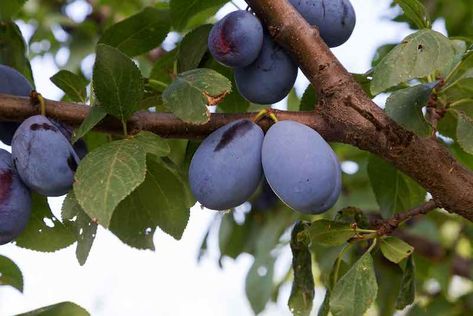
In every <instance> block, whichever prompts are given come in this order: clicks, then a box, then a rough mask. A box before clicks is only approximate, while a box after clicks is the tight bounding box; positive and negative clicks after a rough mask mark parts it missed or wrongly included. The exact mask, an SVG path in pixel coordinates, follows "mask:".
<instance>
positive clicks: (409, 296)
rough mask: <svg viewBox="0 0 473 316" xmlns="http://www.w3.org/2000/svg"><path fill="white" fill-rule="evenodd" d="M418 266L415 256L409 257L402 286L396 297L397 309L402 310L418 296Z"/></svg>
mask: <svg viewBox="0 0 473 316" xmlns="http://www.w3.org/2000/svg"><path fill="white" fill-rule="evenodd" d="M415 273H416V267H415V263H414V258H413V256H410V257H409V258H408V259H407V262H406V267H405V269H404V274H403V275H402V280H401V288H400V289H399V295H398V297H397V299H396V309H399V310H402V309H404V308H406V307H407V306H408V305H411V304H412V303H414V300H415V297H416V277H415Z"/></svg>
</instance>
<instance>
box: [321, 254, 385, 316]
mask: <svg viewBox="0 0 473 316" xmlns="http://www.w3.org/2000/svg"><path fill="white" fill-rule="evenodd" d="M377 292H378V284H377V283H376V275H375V271H374V266H373V259H372V257H371V254H370V253H369V252H366V253H365V254H364V255H363V256H362V257H361V258H360V259H358V261H357V262H355V264H354V265H353V266H352V267H351V268H350V270H348V272H347V273H346V274H345V275H344V276H343V277H342V278H341V279H340V280H339V281H338V282H337V284H335V287H334V289H333V291H332V293H331V297H330V310H331V312H332V314H333V315H334V316H339V315H340V316H360V315H363V314H364V313H365V312H366V310H367V309H368V308H369V307H370V306H371V304H373V302H374V301H375V299H376V295H377Z"/></svg>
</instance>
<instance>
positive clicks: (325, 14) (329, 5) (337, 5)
mask: <svg viewBox="0 0 473 316" xmlns="http://www.w3.org/2000/svg"><path fill="white" fill-rule="evenodd" d="M289 2H290V3H291V4H292V5H293V6H294V7H295V8H296V10H297V11H299V13H300V14H301V15H302V16H303V17H304V18H305V19H306V20H307V22H308V23H309V24H311V25H313V26H317V27H318V29H319V32H320V36H321V37H322V38H323V39H324V41H325V42H326V43H327V45H328V46H329V47H337V46H340V45H342V44H343V43H345V42H346V41H347V40H348V39H349V38H350V36H351V34H352V33H353V29H354V28H355V24H356V14H355V10H354V9H353V6H352V5H351V3H350V1H349V0H289Z"/></svg>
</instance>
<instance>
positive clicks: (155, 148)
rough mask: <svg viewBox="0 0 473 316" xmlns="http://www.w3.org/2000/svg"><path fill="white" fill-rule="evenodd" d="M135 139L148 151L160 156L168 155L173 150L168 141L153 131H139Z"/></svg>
mask: <svg viewBox="0 0 473 316" xmlns="http://www.w3.org/2000/svg"><path fill="white" fill-rule="evenodd" d="M134 141H135V142H137V143H138V144H139V145H140V146H141V147H142V148H143V149H144V151H145V152H146V153H148V154H153V155H156V156H158V157H164V156H167V155H169V153H170V152H171V148H170V147H169V145H168V143H167V141H166V140H164V138H161V137H159V136H158V135H156V134H153V133H151V132H147V131H142V132H140V133H138V134H137V135H135V136H134Z"/></svg>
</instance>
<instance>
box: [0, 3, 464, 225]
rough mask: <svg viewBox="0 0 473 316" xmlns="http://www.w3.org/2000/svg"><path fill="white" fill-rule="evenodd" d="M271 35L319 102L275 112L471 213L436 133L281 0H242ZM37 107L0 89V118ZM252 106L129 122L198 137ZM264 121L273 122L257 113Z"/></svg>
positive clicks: (111, 127)
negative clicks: (366, 86)
mask: <svg viewBox="0 0 473 316" xmlns="http://www.w3.org/2000/svg"><path fill="white" fill-rule="evenodd" d="M246 2H247V3H248V4H249V5H250V6H251V8H252V9H253V10H254V11H255V13H256V14H257V15H258V16H259V17H260V18H261V19H262V20H263V22H264V23H265V24H266V26H267V27H268V29H269V30H270V33H271V34H272V35H273V37H274V38H275V40H276V41H277V42H278V43H279V44H281V45H282V46H284V47H285V48H286V49H287V50H288V51H289V52H291V53H292V55H293V56H294V58H295V60H296V61H297V62H298V64H299V66H300V68H301V69H302V71H303V72H304V73H305V75H306V76H307V78H309V80H310V81H311V83H312V85H313V86H314V87H316V89H317V92H318V94H319V96H320V102H319V104H318V105H317V107H316V110H315V112H305V113H296V112H277V115H278V117H279V119H281V120H286V119H291V120H296V121H299V122H302V123H304V124H307V125H308V126H310V127H312V128H314V129H316V130H317V131H319V132H320V134H322V136H323V137H325V139H326V140H328V141H337V142H343V143H347V144H352V145H354V146H357V147H359V148H361V149H364V150H367V151H369V152H371V153H374V154H376V155H378V156H380V157H382V158H384V159H385V160H387V161H390V162H391V163H393V164H394V165H395V166H396V167H397V168H399V169H400V170H402V171H403V172H405V173H406V174H408V175H409V176H411V177H412V178H413V179H415V180H416V181H417V182H419V183H420V184H421V185H422V186H423V187H424V188H425V189H426V190H427V191H429V192H430V193H431V194H432V196H433V199H434V201H435V203H436V204H437V205H438V206H440V207H443V208H445V209H447V210H448V211H450V212H453V213H457V214H459V215H461V216H463V217H465V218H467V219H468V220H470V221H473V194H471V192H473V173H472V172H470V171H469V170H467V169H466V168H464V167H463V166H462V165H460V164H459V163H458V162H457V161H456V160H455V159H454V158H453V157H452V156H451V155H450V154H449V152H448V150H447V149H446V148H445V147H444V146H443V145H442V144H440V143H439V142H438V141H437V140H436V139H433V138H421V137H419V136H417V135H415V134H413V133H411V132H409V131H407V130H405V129H403V128H402V127H400V126H399V125H397V124H396V123H395V122H393V121H392V120H391V119H390V118H389V117H387V116H386V115H385V114H384V112H383V111H382V110H381V109H380V108H379V107H378V106H377V105H376V104H374V103H373V102H372V101H371V99H370V98H369V97H368V96H367V95H366V94H365V93H364V92H363V90H362V88H361V87H360V86H359V85H358V83H357V82H356V81H355V80H354V78H353V77H352V76H351V75H350V74H349V73H348V72H347V71H346V69H345V68H344V67H343V66H342V65H341V63H340V62H339V61H338V60H337V58H336V57H335V56H334V55H333V54H332V52H331V51H330V49H329V48H328V47H327V46H326V45H325V43H324V42H323V40H322V39H321V38H320V36H319V33H318V31H317V29H316V28H313V27H311V26H310V25H308V24H307V23H306V21H305V20H304V19H303V18H302V17H301V16H300V15H299V14H298V13H297V12H296V11H295V10H294V8H293V7H292V6H291V5H290V4H289V3H288V2H287V1H286V0H246ZM37 113H38V110H37V108H35V107H32V106H31V105H30V104H29V101H28V100H27V99H24V98H14V97H9V96H0V119H3V120H12V121H21V120H23V119H25V118H26V117H28V116H31V115H34V114H37ZM87 113H88V108H87V107H85V106H82V105H77V104H71V103H63V102H54V101H48V102H47V114H48V115H50V116H52V117H55V118H57V119H59V120H61V121H64V122H65V123H69V124H70V125H72V126H78V125H79V124H80V122H82V121H83V120H84V119H85V117H86V116H87ZM253 115H254V114H251V113H245V114H213V115H212V117H211V119H210V121H209V123H207V124H204V125H202V126H196V125H192V124H187V123H184V122H182V121H180V120H179V119H177V118H176V117H175V116H173V115H172V114H166V113H148V112H139V113H136V114H135V115H134V116H133V117H132V118H131V119H130V120H129V122H128V130H129V131H130V132H131V133H136V132H138V131H139V130H149V131H152V132H155V133H157V134H159V135H162V136H165V137H176V138H201V137H204V136H206V135H208V134H209V133H210V132H212V131H213V130H215V129H216V128H218V127H220V126H222V125H224V124H226V123H228V122H230V121H233V120H235V119H238V118H242V117H252V116H253ZM260 124H261V126H262V127H263V128H268V126H269V124H270V122H269V121H268V120H262V121H261V122H260ZM97 129H98V130H102V131H106V132H112V133H119V132H120V131H121V123H120V122H118V121H117V120H115V119H112V118H107V119H105V120H104V122H102V123H101V124H100V125H99V126H97Z"/></svg>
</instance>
